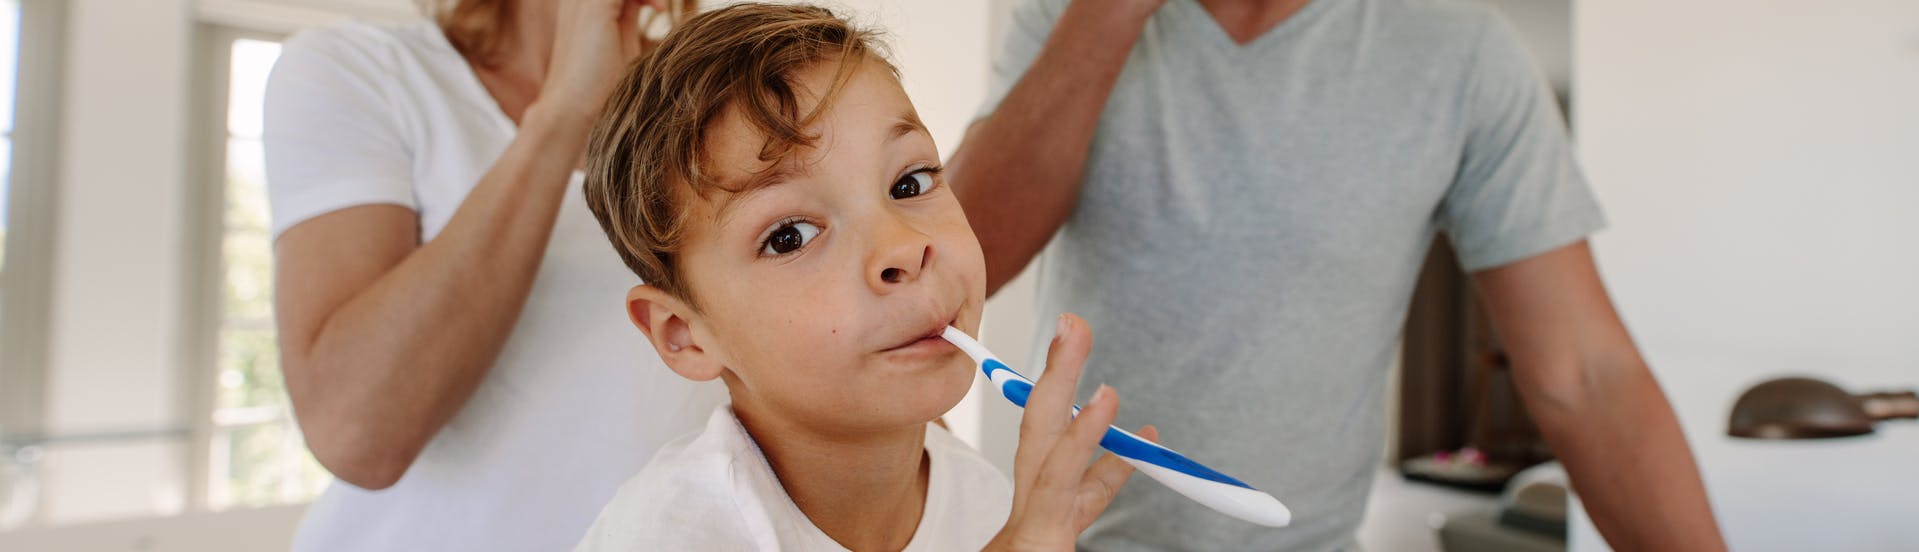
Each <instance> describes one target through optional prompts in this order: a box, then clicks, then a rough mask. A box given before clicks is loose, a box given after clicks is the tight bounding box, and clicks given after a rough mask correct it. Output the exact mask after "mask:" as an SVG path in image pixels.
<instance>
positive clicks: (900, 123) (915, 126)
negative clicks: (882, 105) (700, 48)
mask: <svg viewBox="0 0 1919 552" xmlns="http://www.w3.org/2000/svg"><path fill="white" fill-rule="evenodd" d="M914 132H920V133H923V134H925V135H927V136H932V135H933V132H932V131H929V130H926V123H922V122H920V117H919V114H918V113H914V112H913V110H911V109H908V110H906V112H905V113H901V114H900V115H899V117H897V118H896V121H895V122H894V123H893V132H891V133H889V134H887V135H886V141H888V142H891V141H894V140H898V139H899V138H900V137H901V136H905V135H908V134H912V133H914Z"/></svg>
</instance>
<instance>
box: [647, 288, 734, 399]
mask: <svg viewBox="0 0 1919 552" xmlns="http://www.w3.org/2000/svg"><path fill="white" fill-rule="evenodd" d="M626 316H627V318H628V319H630V320H632V321H633V326H634V327H637V328H639V329H640V333H643V334H646V340H647V341H650V342H652V343H653V350H655V351H659V353H660V359H661V360H664V361H666V367H667V368H671V369H673V372H674V373H676V374H679V375H680V377H683V378H686V379H690V380H693V381H706V380H710V379H713V378H717V377H720V372H723V371H725V369H726V366H725V363H722V362H720V359H719V358H717V357H716V356H714V355H713V354H712V352H711V351H707V350H706V348H705V347H702V346H701V345H702V344H701V343H700V341H701V340H700V339H699V338H698V333H699V332H695V331H694V328H693V322H694V320H695V319H694V318H692V316H693V309H692V308H690V307H689V306H688V305H687V304H686V302H685V301H681V300H680V299H679V298H678V297H674V296H672V295H670V294H668V293H666V292H665V291H662V290H660V288H656V287H653V286H649V285H638V286H633V289H632V290H629V291H627V292H626Z"/></svg>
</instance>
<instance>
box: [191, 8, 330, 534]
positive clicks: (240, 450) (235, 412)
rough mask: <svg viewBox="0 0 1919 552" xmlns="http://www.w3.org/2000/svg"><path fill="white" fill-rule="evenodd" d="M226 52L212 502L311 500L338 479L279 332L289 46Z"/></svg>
mask: <svg viewBox="0 0 1919 552" xmlns="http://www.w3.org/2000/svg"><path fill="white" fill-rule="evenodd" d="M226 54H227V62H228V65H227V71H226V78H227V109H226V112H225V119H226V148H225V150H224V153H225V166H226V179H225V187H224V190H223V191H224V194H223V195H224V198H225V199H224V201H223V202H222V203H223V210H224V219H225V222H224V226H223V229H222V231H221V237H220V241H221V243H220V247H219V255H220V260H221V263H220V267H221V269H220V272H219V275H220V278H221V285H220V288H221V292H220V294H219V295H218V298H219V302H220V303H219V306H218V316H219V325H218V329H217V344H216V345H215V347H216V351H215V354H214V361H215V363H216V367H215V368H216V370H217V372H216V374H217V376H216V377H215V385H216V389H215V390H214V394H213V398H214V405H213V411H212V418H213V419H212V426H213V431H212V434H211V439H210V442H209V446H210V447H211V450H209V451H208V453H209V454H208V456H207V459H208V462H207V467H206V469H207V470H208V477H207V484H208V488H207V495H206V496H207V506H208V507H210V508H212V509H215V510H220V509H226V508H231V507H239V506H260V505H266V504H275V503H283V502H298V501H304V500H308V499H311V498H313V497H314V496H315V495H317V494H318V493H319V491H320V490H321V489H323V488H325V486H326V484H327V482H328V481H330V476H329V475H328V474H327V472H326V471H325V470H324V469H323V468H321V467H320V465H319V464H318V463H317V462H315V461H314V460H313V456H312V455H311V454H310V453H308V452H307V449H306V444H305V443H304V442H303V440H302V439H301V436H300V431H299V427H298V426H297V425H295V424H294V422H293V417H292V409H291V407H290V405H289V403H288V400H287V395H286V387H285V385H284V383H283V382H282V380H281V377H280V351H279V347H278V345H277V343H276V341H275V336H274V327H273V249H272V240H273V236H272V234H271V231H270V230H269V229H268V226H267V225H268V215H267V198H266V178H265V171H264V169H263V167H262V165H263V164H264V161H263V159H262V155H261V146H260V123H261V121H260V119H261V106H262V101H261V99H262V97H263V95H264V94H265V92H266V80H267V73H268V71H270V70H271V69H272V67H273V62H274V60H276V59H278V58H279V55H280V44H279V43H277V42H272V41H268V40H260V39H254V38H237V39H233V40H231V41H230V42H229V45H228V47H227V52H226Z"/></svg>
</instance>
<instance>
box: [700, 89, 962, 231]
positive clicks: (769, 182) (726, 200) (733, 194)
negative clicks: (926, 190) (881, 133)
mask: <svg viewBox="0 0 1919 552" xmlns="http://www.w3.org/2000/svg"><path fill="white" fill-rule="evenodd" d="M915 132H918V133H921V134H925V135H927V136H929V137H930V136H932V135H933V132H932V131H930V130H927V129H926V123H922V122H920V118H919V114H917V113H914V112H913V110H912V109H908V110H906V111H905V112H903V113H900V114H899V116H898V117H895V118H894V122H893V129H892V131H891V132H888V133H887V134H886V141H888V142H891V141H894V140H898V139H900V137H902V136H906V135H908V134H912V133H915ZM795 176H799V171H795V170H794V169H793V167H792V165H791V164H789V163H784V162H782V163H780V164H777V165H774V166H772V167H768V168H767V169H766V170H764V171H760V172H759V173H757V174H754V175H752V176H750V177H747V178H745V179H733V181H734V182H738V185H731V184H732V182H729V183H725V184H722V185H721V186H720V189H721V190H724V191H726V192H728V193H727V194H726V195H725V196H724V197H721V198H720V201H719V203H720V205H719V209H718V210H717V211H716V213H717V216H715V217H714V219H715V220H717V221H718V222H719V224H718V226H726V222H727V219H729V218H731V217H732V214H733V209H732V207H733V205H734V204H736V203H739V202H740V201H741V200H744V199H746V198H747V197H749V196H752V195H753V194H754V193H757V192H759V191H761V190H765V189H767V188H771V187H774V186H777V185H780V184H781V183H784V182H786V181H787V180H789V179H792V178H793V177H795Z"/></svg>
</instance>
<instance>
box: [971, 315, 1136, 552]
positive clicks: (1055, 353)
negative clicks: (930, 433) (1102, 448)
mask: <svg viewBox="0 0 1919 552" xmlns="http://www.w3.org/2000/svg"><path fill="white" fill-rule="evenodd" d="M1092 345H1093V336H1092V333H1091V331H1090V330H1088V329H1087V328H1086V321H1085V320H1082V319H1080V318H1079V317H1078V316H1074V315H1071V314H1064V315H1060V318H1059V329H1058V331H1057V334H1056V335H1055V336H1054V337H1053V344H1052V346H1051V347H1050V348H1049V349H1048V350H1047V354H1046V372H1045V373H1044V374H1041V375H1040V378H1039V382H1038V383H1037V384H1036V385H1034V387H1033V392H1032V394H1031V395H1029V396H1028V397H1027V400H1026V413H1025V414H1024V415H1023V416H1022V417H1021V418H1020V428H1019V450H1018V452H1015V453H1014V456H1013V511H1012V515H1011V516H1010V517H1009V518H1008V519H1007V520H1006V526H1005V527H1004V528H1002V529H1000V532H999V534H998V535H996V536H994V537H993V541H992V542H991V543H988V544H987V546H986V549H987V550H995V551H999V550H1072V549H1073V542H1074V541H1075V540H1077V539H1078V538H1079V533H1080V532H1081V531H1084V530H1085V529H1086V526H1087V525H1090V524H1092V523H1093V520H1094V519H1096V518H1098V517H1099V514H1100V513H1101V512H1104V511H1106V505H1107V504H1108V503H1110V502H1112V501H1113V496H1114V495H1116V494H1118V493H1119V488H1120V486H1121V485H1124V484H1125V483H1126V478H1127V477H1128V476H1130V475H1132V473H1133V467H1132V466H1129V465H1127V464H1126V463H1125V462H1123V461H1121V460H1120V459H1119V457H1116V456H1113V455H1110V454H1108V455H1106V456H1105V457H1104V458H1100V459H1099V461H1098V462H1093V463H1092V464H1091V465H1090V466H1089V465H1088V461H1090V460H1092V458H1093V454H1094V453H1096V452H1097V451H1098V448H1099V439H1100V437H1101V436H1103V435H1105V434H1106V427H1107V426H1108V425H1109V424H1112V423H1113V417H1114V416H1116V415H1118V414H1119V396H1118V395H1115V394H1114V393H1113V389H1112V388H1111V387H1107V386H1105V385H1101V386H1099V390H1098V391H1096V392H1094V393H1093V399H1092V400H1091V401H1088V402H1087V403H1086V407H1085V408H1084V409H1081V410H1080V413H1079V416H1078V417H1074V416H1073V415H1072V412H1073V387H1074V385H1076V384H1077V383H1078V382H1079V374H1080V369H1081V367H1082V365H1084V364H1085V363H1086V355H1087V353H1088V352H1089V351H1090V350H1091V348H1092ZM1139 435H1140V436H1141V437H1145V438H1146V439H1148V440H1152V441H1155V442H1157V441H1158V440H1159V432H1158V431H1157V430H1155V429H1153V427H1152V426H1147V427H1145V428H1143V429H1141V430H1140V431H1139Z"/></svg>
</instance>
